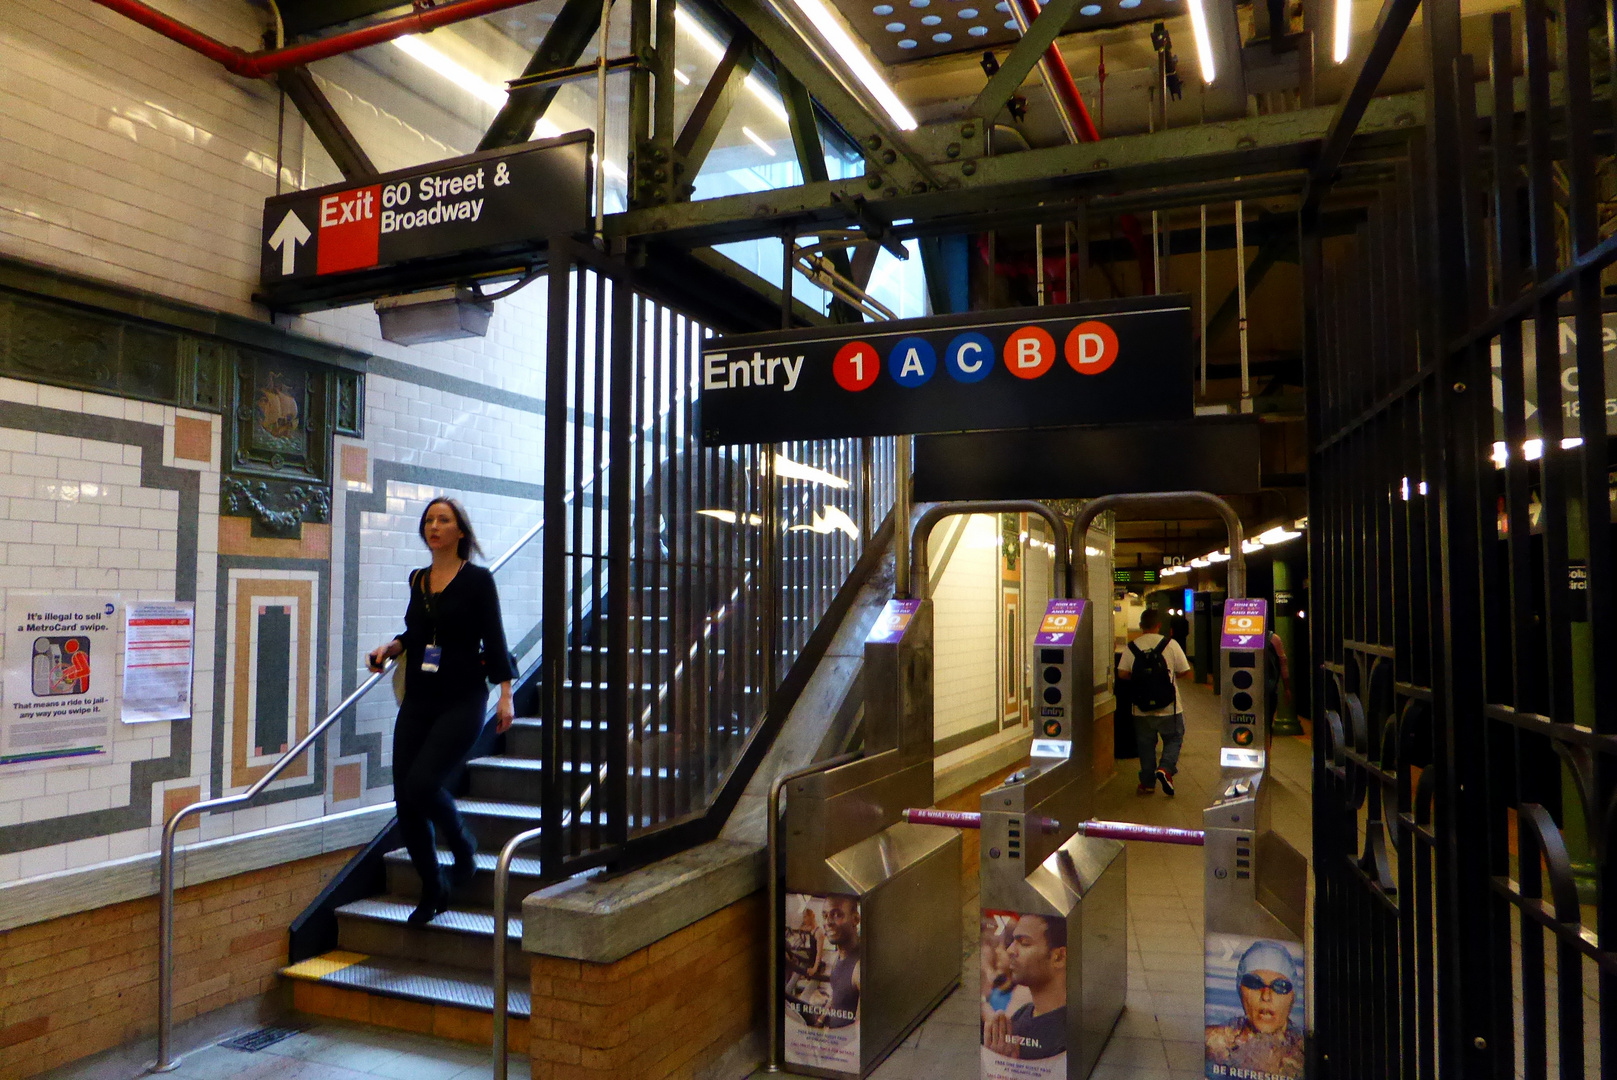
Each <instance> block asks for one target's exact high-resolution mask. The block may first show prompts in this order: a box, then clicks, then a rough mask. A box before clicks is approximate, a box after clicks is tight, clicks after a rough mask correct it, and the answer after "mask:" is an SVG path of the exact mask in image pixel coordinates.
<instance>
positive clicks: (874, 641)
mask: <svg viewBox="0 0 1617 1080" xmlns="http://www.w3.org/2000/svg"><path fill="white" fill-rule="evenodd" d="M920 610H921V602H920V601H919V600H889V601H887V606H886V607H884V608H882V609H881V614H880V615H878V616H877V617H876V625H875V626H872V627H871V628H870V633H869V634H868V635H866V637H865V644H866V645H897V644H898V642H899V639H900V638H902V637H903V636H904V631H905V630H907V629H909V625H910V620H911V619H913V618H915V613H916V612H917V611H920Z"/></svg>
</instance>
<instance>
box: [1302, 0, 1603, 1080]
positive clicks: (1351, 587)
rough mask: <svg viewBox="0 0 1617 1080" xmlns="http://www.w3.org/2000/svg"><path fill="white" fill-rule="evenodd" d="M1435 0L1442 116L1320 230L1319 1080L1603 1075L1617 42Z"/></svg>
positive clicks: (1428, 29)
mask: <svg viewBox="0 0 1617 1080" xmlns="http://www.w3.org/2000/svg"><path fill="white" fill-rule="evenodd" d="M1393 6H1394V5H1393V4H1392V3H1389V5H1388V10H1391V9H1392V8H1393ZM1404 6H1405V7H1406V8H1409V9H1410V10H1412V5H1404ZM1422 13H1423V17H1424V18H1423V21H1424V31H1425V33H1424V37H1425V67H1426V124H1425V127H1424V130H1423V131H1421V132H1420V133H1418V134H1417V135H1415V136H1414V137H1412V138H1411V140H1410V144H1409V152H1408V154H1407V157H1406V158H1405V159H1404V160H1402V161H1401V162H1399V163H1398V164H1397V166H1396V168H1395V169H1394V171H1393V173H1392V175H1391V176H1390V177H1389V178H1388V179H1387V180H1386V181H1385V182H1384V183H1382V184H1381V186H1380V187H1379V188H1377V189H1375V190H1374V191H1371V192H1368V193H1367V197H1366V199H1365V200H1364V203H1365V211H1366V219H1365V221H1364V223H1363V224H1362V225H1361V226H1360V227H1359V229H1358V230H1357V233H1356V234H1355V235H1353V236H1351V237H1349V238H1346V239H1344V240H1341V241H1335V240H1328V239H1326V238H1324V237H1323V236H1322V235H1321V234H1320V232H1319V230H1318V220H1317V216H1311V215H1310V213H1309V208H1308V207H1306V206H1305V212H1304V216H1303V221H1302V239H1303V246H1302V251H1303V266H1304V279H1305V289H1306V299H1307V302H1308V309H1309V312H1310V324H1309V328H1308V329H1309V335H1308V336H1309V342H1308V350H1307V363H1308V373H1309V387H1308V406H1309V425H1310V432H1311V438H1312V440H1313V452H1312V462H1311V475H1310V514H1309V525H1310V529H1309V534H1310V544H1311V550H1310V563H1311V587H1312V597H1313V599H1312V604H1311V611H1310V619H1309V622H1310V623H1311V627H1312V644H1313V655H1314V656H1315V657H1316V658H1318V659H1319V660H1321V661H1322V662H1321V663H1320V665H1319V668H1318V670H1317V671H1316V672H1315V673H1314V678H1315V680H1316V683H1315V700H1316V701H1318V702H1321V703H1323V707H1322V708H1321V709H1320V715H1319V718H1318V722H1317V726H1316V729H1315V736H1316V738H1315V765H1314V784H1315V788H1314V790H1315V795H1314V806H1315V811H1314V815H1315V816H1314V859H1315V873H1316V902H1315V909H1314V916H1315V927H1316V931H1315V935H1316V937H1315V962H1316V974H1315V991H1316V997H1315V1021H1314V1022H1315V1030H1316V1033H1317V1038H1316V1046H1315V1056H1316V1061H1315V1065H1316V1075H1318V1076H1321V1077H1335V1078H1354V1080H1357V1078H1362V1077H1407V1078H1417V1077H1419V1078H1426V1077H1516V1076H1519V1077H1526V1078H1530V1080H1531V1078H1547V1077H1560V1078H1562V1080H1572V1078H1579V1077H1585V1076H1590V1077H1592V1076H1601V1075H1617V994H1614V993H1613V992H1612V991H1613V990H1614V988H1617V939H1614V938H1613V937H1612V935H1613V934H1617V922H1613V920H1614V919H1617V860H1614V858H1613V856H1614V854H1617V853H1614V852H1613V850H1612V844H1613V841H1614V839H1617V803H1614V801H1613V796H1614V794H1617V664H1614V663H1613V661H1612V656H1613V646H1614V643H1613V635H1614V633H1617V611H1614V610H1613V599H1614V595H1617V594H1614V590H1617V581H1614V578H1613V573H1614V570H1617V567H1614V565H1613V561H1612V530H1611V510H1610V506H1611V503H1610V493H1611V479H1610V470H1611V454H1610V445H1611V444H1610V438H1609V434H1608V432H1609V427H1608V425H1609V423H1610V421H1609V420H1608V412H1609V411H1610V409H1611V404H1610V402H1609V399H1608V388H1607V381H1608V380H1607V369H1606V359H1605V348H1603V341H1602V338H1603V333H1604V327H1603V322H1604V320H1603V316H1602V310H1601V308H1602V304H1601V293H1602V277H1603V273H1604V272H1605V271H1606V268H1607V267H1608V266H1609V265H1610V264H1611V263H1612V262H1613V260H1614V259H1617V237H1613V236H1610V235H1606V236H1604V237H1603V235H1602V234H1603V233H1605V232H1607V231H1608V230H1606V229H1603V227H1602V222H1601V221H1600V218H1599V212H1600V203H1601V191H1602V190H1603V188H1609V185H1610V182H1611V171H1612V161H1611V158H1610V156H1609V155H1610V153H1611V149H1612V146H1611V137H1612V133H1613V123H1612V120H1613V117H1612V105H1613V99H1612V97H1611V96H1610V95H1611V90H1612V81H1611V79H1610V78H1609V77H1608V76H1609V73H1610V72H1612V71H1613V70H1617V68H1614V65H1613V54H1612V53H1611V51H1610V46H1611V44H1612V42H1613V40H1614V39H1617V35H1613V34H1611V33H1610V32H1609V31H1608V30H1607V26H1608V23H1607V21H1606V19H1605V18H1600V17H1599V16H1601V15H1602V14H1603V12H1602V9H1601V8H1599V7H1598V6H1596V5H1593V4H1592V3H1591V2H1590V0H1562V2H1561V3H1560V5H1559V6H1558V7H1557V8H1555V9H1553V10H1552V8H1551V6H1550V4H1549V3H1547V2H1546V0H1527V2H1526V3H1525V4H1524V5H1522V6H1521V7H1520V8H1517V9H1515V10H1511V11H1501V12H1498V13H1495V14H1493V15H1491V17H1490V19H1489V23H1488V26H1489V29H1490V31H1491V35H1492V36H1491V40H1490V41H1489V43H1488V44H1489V54H1488V55H1487V56H1486V57H1481V58H1477V57H1473V56H1470V55H1465V54H1462V52H1461V36H1460V9H1459V5H1458V4H1433V3H1427V4H1424V5H1422ZM1407 18H1408V14H1407V13H1406V14H1405V15H1404V19H1405V21H1406V22H1407ZM1385 20H1386V15H1385V13H1384V16H1383V21H1385ZM1597 20H1598V21H1597ZM1597 57H1598V62H1597ZM1597 68H1598V70H1599V72H1600V76H1599V78H1598V79H1597V78H1596V76H1595V71H1596V69H1597ZM1518 71H1520V72H1521V75H1520V76H1518V75H1517V72H1518ZM1552 73H1553V74H1552ZM1597 85H1598V89H1599V90H1600V91H1601V93H1600V94H1599V95H1598V96H1597V94H1596V90H1597ZM1552 88H1553V92H1552ZM1479 114H1480V118H1479ZM1563 343H1564V346H1563ZM1613 389H1617V387H1614V388H1613Z"/></svg>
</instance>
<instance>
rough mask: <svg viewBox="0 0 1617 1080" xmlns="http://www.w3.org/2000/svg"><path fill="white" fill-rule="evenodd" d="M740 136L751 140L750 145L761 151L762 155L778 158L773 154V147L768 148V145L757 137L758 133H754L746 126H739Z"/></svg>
mask: <svg viewBox="0 0 1617 1080" xmlns="http://www.w3.org/2000/svg"><path fill="white" fill-rule="evenodd" d="M741 134H743V135H745V136H746V137H747V138H749V139H751V140H752V145H754V146H756V147H757V148H758V149H760V150H762V151H763V152H764V153H766V154H768V155H769V156H770V157H778V156H779V155H777V154H776V153H775V148H774V147H773V146H770V145H769V144H768V143H766V142H764V141H763V140H762V139H760V138H759V137H758V133H757V132H756V131H754V130H752V129H751V128H750V127H748V126H747V125H746V124H742V125H741Z"/></svg>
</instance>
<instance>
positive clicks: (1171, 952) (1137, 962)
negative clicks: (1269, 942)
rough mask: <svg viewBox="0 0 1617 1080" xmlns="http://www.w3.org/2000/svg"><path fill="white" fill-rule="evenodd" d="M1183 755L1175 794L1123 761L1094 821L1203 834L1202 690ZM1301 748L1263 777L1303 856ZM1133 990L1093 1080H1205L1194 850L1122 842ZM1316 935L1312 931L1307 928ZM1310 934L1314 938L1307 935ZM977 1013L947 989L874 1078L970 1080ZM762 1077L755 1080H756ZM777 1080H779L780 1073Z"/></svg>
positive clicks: (1207, 793) (1289, 743) (1278, 819)
mask: <svg viewBox="0 0 1617 1080" xmlns="http://www.w3.org/2000/svg"><path fill="white" fill-rule="evenodd" d="M1185 709H1186V717H1185V726H1186V735H1185V746H1184V752H1183V754H1182V756H1181V757H1180V761H1179V769H1180V772H1179V777H1178V783H1177V785H1176V789H1177V793H1176V796H1175V797H1174V798H1172V799H1169V798H1166V797H1164V796H1163V795H1161V794H1160V793H1159V794H1157V795H1152V796H1149V797H1142V796H1139V795H1136V794H1135V792H1134V788H1135V779H1136V778H1135V772H1134V768H1135V763H1134V762H1133V761H1132V760H1129V761H1121V762H1119V763H1118V764H1119V769H1118V772H1117V774H1116V775H1115V776H1113V778H1112V779H1111V781H1110V782H1109V783H1108V784H1107V785H1106V786H1105V787H1104V788H1102V790H1101V792H1100V795H1099V798H1098V799H1097V802H1096V815H1097V816H1098V817H1101V818H1107V819H1111V820H1115V821H1138V822H1145V823H1148V824H1152V825H1171V826H1178V827H1180V828H1200V827H1201V824H1202V808H1203V807H1204V806H1206V805H1207V804H1208V803H1209V802H1211V801H1212V797H1213V789H1214V786H1215V785H1216V784H1217V781H1218V765H1217V762H1218V712H1217V709H1218V702H1217V699H1216V698H1214V697H1213V694H1212V691H1211V690H1209V689H1208V688H1206V687H1189V688H1186V691H1185ZM1311 752H1312V751H1311V750H1310V747H1309V744H1308V743H1307V742H1306V741H1304V740H1302V739H1295V738H1291V739H1276V740H1275V745H1274V765H1273V768H1272V771H1271V780H1272V781H1274V787H1273V788H1271V797H1272V798H1273V799H1274V803H1273V818H1272V820H1273V824H1274V827H1275V829H1276V830H1277V831H1278V832H1279V833H1280V834H1281V835H1282V836H1284V837H1285V838H1286V839H1287V840H1288V841H1290V843H1291V844H1292V846H1293V847H1295V848H1297V850H1298V851H1300V852H1302V853H1303V854H1304V855H1307V854H1309V852H1310V844H1309V836H1310V832H1309V830H1310V804H1309V785H1310V764H1309V760H1310V754H1311ZM1128 892H1129V922H1130V926H1129V988H1128V1003H1127V1008H1126V1009H1125V1010H1124V1012H1123V1018H1122V1019H1121V1020H1120V1021H1119V1022H1118V1026H1117V1029H1116V1030H1115V1031H1114V1032H1113V1034H1112V1038H1111V1041H1110V1042H1109V1043H1108V1044H1107V1047H1106V1051H1105V1053H1103V1054H1102V1055H1101V1059H1100V1063H1099V1064H1098V1065H1097V1066H1096V1067H1095V1071H1094V1072H1093V1073H1092V1074H1091V1076H1092V1077H1093V1078H1094V1080H1125V1078H1126V1080H1199V1078H1200V1077H1201V1076H1202V1075H1203V1071H1202V1053H1203V1051H1202V1046H1203V1043H1202V1040H1203V1026H1204V1023H1205V1021H1204V1019H1203V994H1202V985H1203V983H1202V963H1203V957H1202V851H1201V849H1200V848H1194V847H1176V846H1170V845H1166V844H1138V843H1135V844H1130V845H1129V853H1128ZM1310 929H1312V928H1310ZM977 932H978V931H977V925H976V920H975V919H971V920H969V925H968V926H967V927H965V950H964V951H965V954H966V960H967V963H968V965H969V964H972V963H975V962H976V951H977ZM1311 936H1312V934H1310V937H1311ZM977 1042H978V1026H977V1006H976V1003H975V1001H973V999H972V997H971V995H970V994H968V993H963V992H961V991H959V990H957V991H955V992H954V994H953V995H951V996H950V997H949V998H948V1000H946V1001H945V1002H944V1003H943V1004H942V1005H941V1006H940V1007H939V1008H938V1010H937V1011H936V1012H934V1013H933V1014H932V1016H930V1017H929V1018H928V1019H927V1021H926V1022H925V1023H924V1024H922V1025H921V1026H920V1028H918V1029H917V1030H916V1031H915V1033H914V1034H912V1035H911V1036H910V1037H909V1038H908V1039H907V1040H905V1042H904V1044H903V1045H902V1046H900V1047H899V1048H898V1049H897V1050H895V1051H894V1052H893V1054H892V1055H891V1056H890V1057H889V1058H888V1059H887V1060H886V1061H885V1062H884V1063H883V1064H882V1065H881V1067H880V1068H878V1069H877V1070H876V1072H875V1073H874V1074H872V1078H871V1080H977V1075H978V1063H977V1057H978V1049H977ZM764 1075H766V1074H763V1073H757V1074H754V1080H758V1078H760V1077H762V1076H764ZM777 1075H778V1074H777Z"/></svg>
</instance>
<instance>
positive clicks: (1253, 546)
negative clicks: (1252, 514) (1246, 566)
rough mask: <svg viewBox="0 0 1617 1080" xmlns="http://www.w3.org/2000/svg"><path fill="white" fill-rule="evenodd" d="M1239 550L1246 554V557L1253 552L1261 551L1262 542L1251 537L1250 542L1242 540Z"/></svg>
mask: <svg viewBox="0 0 1617 1080" xmlns="http://www.w3.org/2000/svg"><path fill="white" fill-rule="evenodd" d="M1241 550H1242V551H1244V552H1246V553H1247V554H1248V555H1250V554H1252V553H1253V552H1254V551H1262V550H1263V541H1262V540H1260V539H1258V538H1257V537H1253V538H1252V539H1251V540H1242V541H1241Z"/></svg>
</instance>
